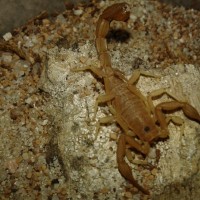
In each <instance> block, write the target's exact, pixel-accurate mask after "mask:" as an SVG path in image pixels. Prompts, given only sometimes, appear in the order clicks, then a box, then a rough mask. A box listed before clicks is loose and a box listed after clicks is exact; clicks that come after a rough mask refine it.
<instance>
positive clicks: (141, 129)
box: [76, 3, 200, 195]
mask: <svg viewBox="0 0 200 200" xmlns="http://www.w3.org/2000/svg"><path fill="white" fill-rule="evenodd" d="M129 16H130V9H129V5H128V4H127V3H116V4H113V5H111V6H109V7H107V8H106V9H105V10H104V11H103V13H102V14H101V15H100V17H99V19H98V21H97V26H96V41H95V42H96V50H97V53H98V56H99V60H100V68H96V67H93V66H86V67H83V68H77V69H76V70H77V71H83V70H90V71H92V72H93V73H94V74H96V75H97V76H98V77H100V78H103V81H104V85H105V94H104V95H100V96H99V97H97V99H96V103H95V108H94V109H95V116H96V113H97V109H98V105H99V104H100V103H107V105H108V107H109V110H110V112H111V114H112V115H111V116H106V117H104V118H101V119H99V121H98V123H99V124H101V123H112V122H116V123H117V124H118V125H119V126H120V127H121V129H122V130H123V132H124V134H120V136H119V139H118V142H117V164H118V170H119V172H120V174H121V175H122V176H123V177H124V178H125V179H126V180H128V181H129V182H130V183H131V184H132V185H133V186H134V187H136V188H137V189H138V190H140V191H141V192H143V193H144V194H146V195H149V194H150V193H149V191H148V190H147V189H146V188H144V187H143V186H142V185H140V184H139V183H138V182H137V181H136V180H135V179H134V177H133V174H132V170H131V167H130V166H129V165H128V164H127V162H126V161H125V157H126V149H127V148H129V149H134V150H136V151H138V152H140V153H141V154H142V155H143V156H146V155H147V154H148V153H149V150H150V146H151V144H152V143H153V142H154V141H156V140H158V139H163V138H167V137H168V136H169V131H168V124H169V121H170V119H168V118H167V117H165V114H164V113H165V112H174V111H176V110H180V109H182V111H183V113H184V114H185V116H187V117H188V118H190V119H191V120H194V121H196V122H198V123H200V115H199V113H198V111H197V110H196V109H195V108H194V107H192V106H191V105H190V104H188V103H187V102H182V101H179V100H178V99H176V97H174V96H173V95H171V94H170V93H168V92H167V91H166V90H165V89H159V90H156V91H154V92H152V93H151V94H150V95H149V96H148V97H147V98H145V97H144V96H143V95H142V94H141V92H140V91H139V90H138V89H137V88H136V82H137V80H138V79H139V77H140V75H144V76H153V75H151V74H149V73H146V72H145V71H144V72H142V71H136V72H135V73H133V75H132V76H131V78H130V79H126V78H125V77H124V75H123V73H122V72H121V71H119V70H117V69H113V68H112V66H111V58H110V55H109V53H108V47H107V40H106V35H107V34H108V32H109V28H110V23H111V22H112V21H113V20H115V21H122V22H126V21H127V20H128V19H129ZM164 93H166V94H167V95H169V96H170V97H172V99H173V101H170V102H163V103H159V104H158V105H157V106H155V107H154V106H153V103H152V98H153V97H156V96H160V95H163V94H164ZM171 120H173V119H172V118H171Z"/></svg>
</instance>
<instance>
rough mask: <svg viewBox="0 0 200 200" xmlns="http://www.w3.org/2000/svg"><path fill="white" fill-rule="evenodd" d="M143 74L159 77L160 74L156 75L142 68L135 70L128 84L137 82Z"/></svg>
mask: <svg viewBox="0 0 200 200" xmlns="http://www.w3.org/2000/svg"><path fill="white" fill-rule="evenodd" d="M141 75H143V76H147V77H153V78H159V76H157V75H154V74H152V73H149V72H145V71H141V70H135V71H134V73H133V74H132V76H131V77H130V79H129V80H128V84H135V83H136V82H137V81H138V79H139V78H140V76H141Z"/></svg>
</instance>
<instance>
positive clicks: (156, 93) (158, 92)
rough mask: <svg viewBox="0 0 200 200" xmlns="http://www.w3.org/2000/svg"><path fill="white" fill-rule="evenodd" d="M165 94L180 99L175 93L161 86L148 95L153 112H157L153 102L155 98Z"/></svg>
mask: <svg viewBox="0 0 200 200" xmlns="http://www.w3.org/2000/svg"><path fill="white" fill-rule="evenodd" d="M163 94H167V95H168V96H169V97H171V98H172V99H174V100H176V101H179V99H178V98H177V97H175V96H174V95H173V94H171V93H169V92H168V91H167V90H166V89H165V88H161V89H158V90H155V91H152V92H151V93H150V94H149V95H148V96H147V102H148V104H149V106H150V109H151V111H152V113H153V114H154V113H155V108H154V105H153V102H152V99H153V98H156V97H159V96H162V95H163Z"/></svg>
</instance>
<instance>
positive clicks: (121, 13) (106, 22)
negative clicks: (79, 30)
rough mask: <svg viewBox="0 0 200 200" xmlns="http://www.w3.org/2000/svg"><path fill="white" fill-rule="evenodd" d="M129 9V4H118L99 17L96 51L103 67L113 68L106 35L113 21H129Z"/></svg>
mask: <svg viewBox="0 0 200 200" xmlns="http://www.w3.org/2000/svg"><path fill="white" fill-rule="evenodd" d="M129 15H130V12H129V9H128V4H127V3H117V4H114V5H112V6H109V7H108V8H106V9H105V10H104V12H103V13H102V15H101V16H100V17H99V20H98V22H97V28H96V49H97V53H98V54H99V59H100V64H101V67H110V68H111V59H110V55H109V54H108V49H107V41H106V35H107V33H108V31H109V28H110V22H111V21H112V20H117V21H127V20H128V19H129Z"/></svg>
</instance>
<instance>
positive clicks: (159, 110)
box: [155, 101, 200, 138]
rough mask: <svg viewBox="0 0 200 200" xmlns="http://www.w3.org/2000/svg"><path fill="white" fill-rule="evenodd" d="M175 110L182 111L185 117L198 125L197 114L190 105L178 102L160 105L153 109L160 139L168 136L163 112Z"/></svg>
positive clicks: (198, 117) (199, 116) (199, 120)
mask: <svg viewBox="0 0 200 200" xmlns="http://www.w3.org/2000/svg"><path fill="white" fill-rule="evenodd" d="M177 109H182V110H183V113H184V114H185V116H187V117H188V118H190V119H192V120H195V121H197V122H199V123H200V115H199V113H198V112H197V110H196V109H195V108H194V107H192V106H191V105H190V104H188V103H185V102H178V101H171V102H165V103H160V104H158V105H157V106H156V107H155V115H156V118H157V120H158V122H159V123H160V127H161V135H160V137H163V138H165V137H167V136H168V135H169V132H168V129H167V121H166V118H165V115H164V113H163V111H176V110H177Z"/></svg>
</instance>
